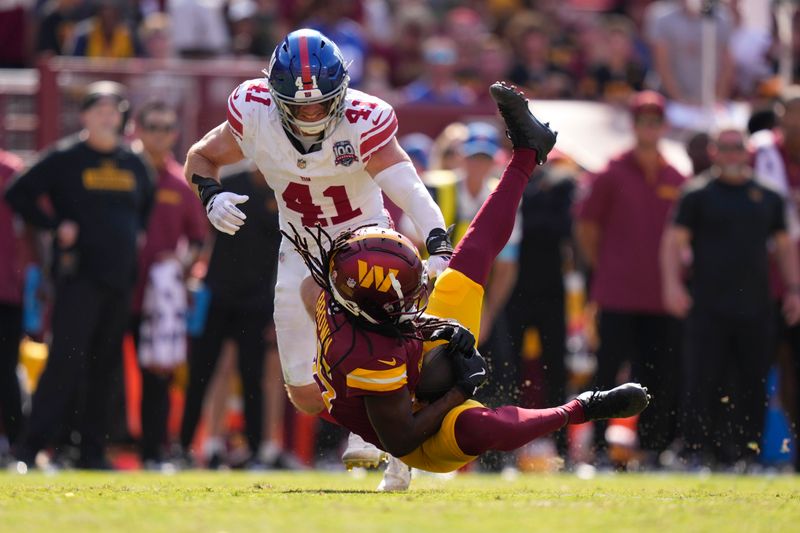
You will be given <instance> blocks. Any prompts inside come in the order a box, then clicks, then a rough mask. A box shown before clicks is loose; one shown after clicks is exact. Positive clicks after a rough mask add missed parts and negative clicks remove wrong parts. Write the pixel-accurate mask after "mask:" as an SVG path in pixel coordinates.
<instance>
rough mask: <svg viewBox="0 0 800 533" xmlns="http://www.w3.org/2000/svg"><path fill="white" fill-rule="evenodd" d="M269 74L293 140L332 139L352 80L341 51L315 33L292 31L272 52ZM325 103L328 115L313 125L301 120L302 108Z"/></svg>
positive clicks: (282, 118) (271, 90) (280, 111)
mask: <svg viewBox="0 0 800 533" xmlns="http://www.w3.org/2000/svg"><path fill="white" fill-rule="evenodd" d="M264 74H266V75H267V83H268V84H269V88H270V93H271V94H272V96H273V97H274V98H275V103H276V104H277V106H278V112H279V113H280V117H281V123H282V124H283V127H284V129H285V130H286V131H287V132H289V134H291V135H293V136H294V137H296V138H298V139H300V140H305V139H303V137H309V136H315V137H317V136H319V138H320V139H324V138H325V137H328V136H330V134H331V133H333V130H335V129H336V126H338V125H339V122H340V121H341V120H342V116H343V114H344V96H345V92H346V91H347V85H348V83H349V81H350V77H349V76H348V75H347V65H345V62H344V58H343V57H342V52H341V51H340V50H339V47H338V46H336V44H334V42H333V41H331V40H330V39H328V38H327V37H325V36H324V35H322V34H321V33H320V32H318V31H316V30H310V29H302V30H297V31H293V32H291V33H290V34H289V35H287V36H286V38H285V39H284V40H283V42H281V43H280V44H278V46H277V47H276V48H275V51H274V52H273V53H272V59H271V60H270V63H269V69H268V70H265V71H264ZM311 104H322V105H323V106H325V107H326V111H327V112H326V115H325V117H324V118H322V119H320V120H315V121H313V122H309V121H305V120H300V119H299V118H298V117H297V115H298V112H299V111H300V109H301V108H302V106H306V105H311Z"/></svg>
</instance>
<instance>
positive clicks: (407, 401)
mask: <svg viewBox="0 0 800 533" xmlns="http://www.w3.org/2000/svg"><path fill="white" fill-rule="evenodd" d="M466 399H467V396H466V395H465V394H464V393H463V392H462V391H461V390H460V389H458V388H453V389H451V390H450V391H448V392H447V393H446V394H445V395H444V396H442V397H441V398H439V399H438V400H436V401H435V402H433V403H431V404H430V405H427V406H425V407H423V408H422V409H420V410H418V411H417V412H416V413H414V412H412V410H411V393H410V392H409V391H408V388H407V387H401V388H400V389H398V390H397V391H395V392H393V393H391V394H383V395H377V396H364V406H365V407H366V409H367V415H368V416H369V421H370V423H371V424H372V427H373V429H375V433H377V434H378V438H380V439H381V443H382V444H383V448H384V449H385V450H386V451H387V452H389V453H390V454H392V455H394V456H395V457H402V456H404V455H408V454H409V453H411V452H413V451H414V450H415V449H417V447H419V446H420V445H421V444H422V443H423V442H425V440H427V439H428V438H429V437H431V435H433V434H434V433H436V432H437V431H439V428H440V427H441V425H442V420H444V417H445V415H447V413H448V412H449V411H450V410H451V409H453V408H455V407H457V406H459V405H461V404H462V403H464V401H465V400H466Z"/></svg>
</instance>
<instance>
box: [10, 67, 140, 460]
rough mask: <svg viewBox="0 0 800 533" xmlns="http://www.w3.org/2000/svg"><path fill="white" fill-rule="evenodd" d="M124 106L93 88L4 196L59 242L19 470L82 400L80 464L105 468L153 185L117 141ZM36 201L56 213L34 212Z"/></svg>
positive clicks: (114, 89) (112, 91)
mask: <svg viewBox="0 0 800 533" xmlns="http://www.w3.org/2000/svg"><path fill="white" fill-rule="evenodd" d="M126 109H127V101H126V99H125V97H124V88H123V87H122V86H121V85H119V84H117V83H114V82H97V83H93V84H91V85H89V87H88V89H87V95H86V97H85V98H84V100H83V104H82V107H81V122H82V124H83V128H84V129H83V130H82V131H81V132H80V134H78V135H76V136H74V137H69V138H66V139H64V140H63V141H61V142H60V143H58V144H57V145H56V146H55V148H53V149H52V150H50V151H49V152H48V153H46V154H45V155H44V156H43V157H42V158H41V159H40V160H39V161H38V162H37V163H36V164H34V165H33V166H32V167H31V168H30V169H28V170H27V171H26V172H25V173H23V174H22V175H21V176H19V178H18V179H17V180H16V181H14V182H13V183H12V184H11V186H10V187H9V189H8V191H7V192H6V200H7V201H8V203H9V205H11V207H12V209H14V210H15V211H16V212H17V213H19V214H20V215H21V216H22V217H23V218H24V219H25V221H26V222H28V223H29V224H31V225H33V226H35V227H39V228H42V229H46V230H51V231H53V232H54V236H55V238H54V251H53V253H54V259H53V265H54V271H53V275H54V278H55V302H54V308H53V318H52V329H53V332H52V333H53V335H52V343H51V346H50V352H49V358H48V361H47V367H46V368H45V370H44V373H43V374H42V377H41V380H40V381H39V385H38V388H37V390H36V393H35V395H34V398H33V410H32V412H31V418H30V424H29V427H28V428H27V431H26V432H25V433H24V435H23V437H22V438H21V441H20V443H19V445H18V446H17V448H16V450H15V454H16V456H17V458H18V460H19V461H21V462H22V463H25V464H24V465H18V466H19V468H21V469H26V468H27V466H31V465H32V464H33V462H34V458H35V456H36V454H37V452H38V451H39V450H41V449H42V448H44V447H45V446H47V445H48V444H50V441H51V439H52V438H53V437H54V435H55V433H56V432H57V431H58V429H59V425H60V424H61V423H62V422H63V421H64V418H65V416H66V408H67V406H68V405H70V403H71V402H72V401H73V400H74V399H75V398H76V397H77V398H80V397H84V398H85V400H84V401H85V406H84V408H83V415H82V421H81V428H80V429H81V458H80V462H79V463H78V465H79V466H81V467H84V468H92V469H94V468H107V467H108V464H107V462H106V460H105V435H106V432H107V431H106V426H107V422H108V421H107V416H108V412H107V408H106V407H107V405H108V403H109V402H108V396H109V391H110V390H112V388H113V387H115V386H121V384H119V383H115V380H114V379H113V378H112V376H115V375H116V374H115V373H114V369H115V367H117V366H118V365H119V364H120V362H121V352H122V337H123V334H124V332H125V328H126V326H127V321H128V312H129V309H130V295H131V290H132V288H133V283H134V281H135V279H136V278H135V276H136V254H137V240H138V239H139V237H140V234H141V233H142V232H143V231H144V230H145V228H146V224H147V217H148V215H149V212H150V208H151V205H152V202H153V188H154V184H153V178H152V176H151V173H150V170H149V168H148V167H147V166H146V165H145V163H144V162H143V161H142V160H141V159H140V158H139V156H137V155H135V154H134V153H132V152H131V151H130V150H129V149H128V148H126V147H124V146H123V145H122V144H121V137H120V132H121V130H122V122H123V115H124V112H125V110H126ZM41 196H45V197H47V198H48V199H49V201H50V204H51V205H52V207H53V209H52V213H50V212H45V211H43V210H42V209H41V208H40V207H39V203H38V201H39V199H40V198H39V197H41ZM117 381H118V380H117ZM84 387H85V395H83V394H81V392H82V390H83V389H84Z"/></svg>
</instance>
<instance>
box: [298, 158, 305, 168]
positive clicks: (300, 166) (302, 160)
mask: <svg viewBox="0 0 800 533" xmlns="http://www.w3.org/2000/svg"><path fill="white" fill-rule="evenodd" d="M297 167H298V168H306V160H305V159H298V160H297Z"/></svg>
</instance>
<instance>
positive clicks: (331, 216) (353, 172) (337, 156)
mask: <svg viewBox="0 0 800 533" xmlns="http://www.w3.org/2000/svg"><path fill="white" fill-rule="evenodd" d="M228 123H229V124H230V126H231V130H232V131H233V134H234V137H236V140H237V141H238V143H239V146H240V147H241V150H242V152H243V153H244V155H245V157H248V158H250V159H251V160H252V161H253V162H254V163H255V164H256V166H257V167H258V169H259V170H260V171H261V173H262V174H264V176H265V177H266V179H267V183H268V184H269V186H270V187H272V189H273V190H274V191H275V197H276V199H277V200H278V205H279V210H278V211H279V215H280V225H281V228H282V229H284V230H288V224H287V222H289V223H291V224H293V225H294V226H295V227H296V228H298V229H300V226H307V227H313V226H315V225H316V224H317V223H319V224H320V225H321V226H322V227H323V228H325V230H326V231H328V232H329V233H330V234H332V235H335V234H337V233H339V232H340V231H341V230H343V229H345V228H352V227H356V226H359V225H362V224H367V223H373V222H374V223H379V224H381V225H384V226H385V225H387V223H388V219H387V217H386V213H385V212H384V209H383V197H382V195H381V190H380V188H379V187H378V186H377V185H376V184H375V182H374V181H373V179H372V177H371V176H370V175H369V174H368V173H367V172H366V170H364V167H365V166H366V164H367V162H368V161H369V158H370V157H371V156H372V154H374V153H375V152H376V151H377V150H379V149H380V148H382V147H383V146H385V145H386V144H387V143H388V142H389V141H391V139H392V138H393V137H394V136H395V134H396V133H397V117H396V116H395V113H394V110H393V109H392V107H391V106H390V105H389V104H387V103H386V102H384V101H383V100H381V99H379V98H376V97H374V96H370V95H368V94H365V93H362V92H360V91H356V90H353V89H348V90H347V94H346V95H345V111H344V117H343V118H342V120H341V122H340V123H339V126H338V127H337V128H336V129H335V130H334V132H333V134H332V135H330V136H329V137H328V138H326V139H325V140H323V141H322V147H321V149H320V150H317V151H316V152H311V153H307V154H301V153H300V152H299V151H298V150H297V149H296V148H295V147H294V145H293V144H292V142H291V141H290V140H289V138H288V136H287V134H286V132H284V130H283V126H282V125H281V120H280V116H279V113H278V108H277V106H276V105H275V102H274V100H273V98H272V97H271V96H270V93H269V88H268V87H267V82H266V80H265V79H263V78H261V79H254V80H248V81H246V82H244V83H242V84H241V85H239V87H237V88H236V90H234V91H233V92H232V93H231V95H230V97H229V98H228Z"/></svg>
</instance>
